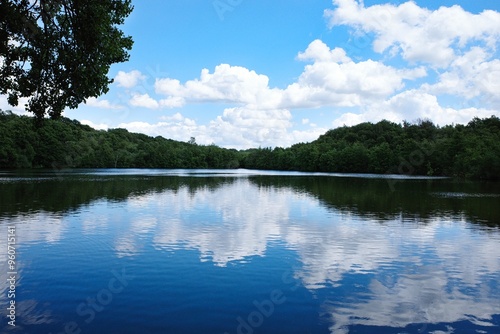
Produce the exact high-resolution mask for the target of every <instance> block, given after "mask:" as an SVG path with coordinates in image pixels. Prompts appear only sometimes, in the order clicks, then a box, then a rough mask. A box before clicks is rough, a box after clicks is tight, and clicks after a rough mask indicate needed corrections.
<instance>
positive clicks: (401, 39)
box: [325, 0, 500, 67]
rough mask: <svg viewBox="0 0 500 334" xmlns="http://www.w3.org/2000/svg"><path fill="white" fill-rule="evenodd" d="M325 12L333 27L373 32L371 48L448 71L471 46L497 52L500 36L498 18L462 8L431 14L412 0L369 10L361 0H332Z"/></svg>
mask: <svg viewBox="0 0 500 334" xmlns="http://www.w3.org/2000/svg"><path fill="white" fill-rule="evenodd" d="M333 4H334V5H335V6H336V8H335V9H332V10H326V11H325V16H326V17H327V18H328V20H329V25H330V26H331V27H334V26H338V25H347V26H351V27H354V28H356V29H358V30H359V31H362V32H365V33H374V34H375V36H376V37H375V41H374V43H373V48H374V50H375V51H376V52H379V53H382V52H384V51H387V50H390V51H391V52H398V53H400V54H401V55H402V57H403V58H404V59H406V60H409V61H415V62H417V61H418V62H425V63H428V64H431V65H432V66H435V67H447V66H448V65H449V64H450V63H451V62H452V61H453V60H454V58H455V57H456V56H458V55H459V54H460V50H463V49H467V47H468V45H469V43H470V42H473V41H474V42H478V41H480V42H482V43H484V45H485V47H487V48H494V47H495V45H496V44H497V43H498V39H499V37H500V13H498V12H496V11H492V10H485V11H483V12H482V13H480V14H472V13H470V12H467V11H465V10H464V9H463V8H462V7H460V6H458V5H455V6H452V7H444V6H443V7H440V8H439V9H437V10H434V11H432V10H429V9H426V8H423V7H419V6H418V5H417V4H416V3H415V2H412V1H408V2H405V3H402V4H400V5H397V6H396V5H393V4H382V5H373V6H369V7H365V5H364V3H363V1H359V0H334V1H333Z"/></svg>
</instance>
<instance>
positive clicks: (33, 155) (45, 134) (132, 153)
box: [0, 111, 239, 168]
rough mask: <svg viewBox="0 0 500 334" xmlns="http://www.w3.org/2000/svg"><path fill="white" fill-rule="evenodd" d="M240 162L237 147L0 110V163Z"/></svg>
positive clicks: (217, 165)
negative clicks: (38, 122)
mask: <svg viewBox="0 0 500 334" xmlns="http://www.w3.org/2000/svg"><path fill="white" fill-rule="evenodd" d="M127 167H134V168H238V167H239V162H238V152H237V151H236V150H229V149H223V148H220V147H217V146H215V145H208V146H201V145H197V144H196V142H195V139H194V138H191V139H190V142H189V143H185V142H180V141H175V140H170V139H165V138H163V137H160V136H158V137H149V136H147V135H144V134H139V133H130V132H128V131H127V130H125V129H110V130H107V131H104V130H95V129H93V128H91V127H90V126H87V125H83V124H81V123H80V122H78V121H76V120H70V119H68V118H64V117H62V118H60V119H59V120H50V119H46V120H45V121H44V125H43V126H42V127H38V126H36V125H35V122H34V120H33V118H32V117H27V116H17V115H14V114H12V113H9V112H5V111H4V112H0V168H127Z"/></svg>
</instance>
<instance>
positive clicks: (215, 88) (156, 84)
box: [0, 0, 500, 149]
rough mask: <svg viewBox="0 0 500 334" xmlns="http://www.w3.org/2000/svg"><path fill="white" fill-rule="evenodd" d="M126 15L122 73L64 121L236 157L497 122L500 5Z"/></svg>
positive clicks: (373, 4) (316, 6) (212, 5)
mask: <svg viewBox="0 0 500 334" xmlns="http://www.w3.org/2000/svg"><path fill="white" fill-rule="evenodd" d="M133 5H134V7H135V9H134V11H133V13H132V14H131V15H130V17H129V18H128V19H127V20H126V23H125V25H124V26H123V29H124V30H125V32H126V33H127V34H129V35H131V36H132V37H133V39H134V41H135V43H134V47H133V50H132V51H131V57H130V60H129V61H128V62H126V63H122V64H117V65H114V66H113V67H112V68H111V71H110V73H109V76H110V77H112V78H115V82H114V83H113V84H112V85H111V86H110V91H109V92H108V93H107V94H106V95H104V96H101V97H99V98H98V99H90V100H89V101H87V104H83V105H81V106H80V107H79V108H78V109H76V110H67V111H66V112H65V116H66V117H70V118H75V119H78V120H80V121H81V122H83V123H85V124H89V125H91V126H93V127H96V128H99V129H106V128H115V127H123V128H127V129H129V130H130V131H134V132H143V133H146V134H149V135H153V136H156V135H162V136H164V137H166V138H173V139H176V140H182V141H187V140H189V138H190V137H195V138H196V140H197V142H198V143H200V144H211V143H215V144H217V145H219V146H223V147H234V148H238V149H240V148H248V147H259V146H261V147H267V146H290V145H292V144H294V143H297V142H307V141H312V140H314V139H316V138H317V137H318V136H319V135H320V134H322V133H324V132H325V131H327V130H328V129H331V128H335V127H338V126H342V125H344V124H345V125H354V124H357V123H360V122H365V121H370V122H377V121H380V120H381V119H384V118H385V119H389V120H391V121H394V122H401V121H402V120H409V121H413V120H416V119H418V118H430V119H431V120H432V121H434V122H435V123H437V124H440V125H444V124H450V123H467V122H468V121H469V120H470V119H472V117H474V116H478V117H488V116H490V115H493V114H495V115H499V113H498V111H497V110H499V107H500V59H499V53H498V51H497V48H498V46H499V41H500V13H499V10H500V3H498V2H497V1H486V0H475V1H459V0H455V1H431V0H425V1H424V0H417V1H414V2H404V1H379V0H365V1H364V2H363V1H359V0H358V1H356V0H334V1H332V0H313V1H305V0H273V1H269V0H184V1H170V0H168V1H166V0H148V1H133ZM4 100H5V99H2V100H1V101H0V107H2V108H3V109H12V108H9V107H7V106H6V105H5V101H4ZM14 110H18V111H21V109H20V108H14Z"/></svg>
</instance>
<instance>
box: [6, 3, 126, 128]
mask: <svg viewBox="0 0 500 334" xmlns="http://www.w3.org/2000/svg"><path fill="white" fill-rule="evenodd" d="M131 11H132V5H131V0H57V1H55V0H31V1H30V0H2V1H0V59H1V61H0V94H2V95H8V102H9V104H10V105H12V106H17V105H18V103H19V101H20V99H21V98H28V102H27V104H26V105H25V107H26V110H27V111H30V112H32V113H34V114H35V116H36V117H37V118H38V119H39V120H42V119H43V117H44V116H45V115H48V116H50V117H51V118H58V117H59V116H60V115H61V113H62V112H63V110H64V109H65V108H66V107H69V108H76V107H77V106H78V105H79V104H80V103H82V102H84V101H86V99H88V98H89V97H98V96H100V95H102V94H104V93H106V92H107V91H108V85H109V84H110V83H111V82H112V79H110V78H108V76H107V75H108V72H109V69H110V66H111V65H112V64H114V63H119V62H124V61H126V60H128V58H129V54H128V50H130V49H131V48H132V43H133V42H132V38H131V37H130V36H125V35H124V33H123V32H122V31H121V30H120V29H119V26H120V25H121V24H123V22H124V19H125V18H126V17H127V16H128V15H129V14H130V13H131Z"/></svg>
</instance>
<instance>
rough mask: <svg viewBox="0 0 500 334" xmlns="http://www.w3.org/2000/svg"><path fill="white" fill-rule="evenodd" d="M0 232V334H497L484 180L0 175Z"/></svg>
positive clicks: (494, 265) (494, 231) (496, 265)
mask: <svg viewBox="0 0 500 334" xmlns="http://www.w3.org/2000/svg"><path fill="white" fill-rule="evenodd" d="M0 226H1V231H0V247H1V250H2V251H1V252H0V262H1V266H0V271H1V272H0V282H1V283H0V287H1V295H0V305H1V311H0V313H1V314H2V322H0V326H1V327H0V332H2V333H53V334H56V333H57V334H59V333H75V334H76V333H220V334H225V333H245V334H251V333H335V334H336V333H340V334H347V333H384V334H386V333H432V334H444V333H454V334H456V333H496V334H498V333H500V184H499V183H493V182H489V183H487V182H472V181H457V180H452V179H443V178H423V177H421V178H411V177H401V176H394V177H392V176H387V175H384V176H375V175H345V174H343V175H342V174H321V173H298V172H288V173H287V172H269V171H265V172H264V171H250V170H137V169H125V170H119V169H103V170H91V169H88V170H56V171H51V170H39V171H24V172H23V171H18V172H12V171H0ZM9 246H10V247H9ZM9 259H10V260H11V262H10V263H9V262H8V260H9ZM13 325H15V326H13Z"/></svg>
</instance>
